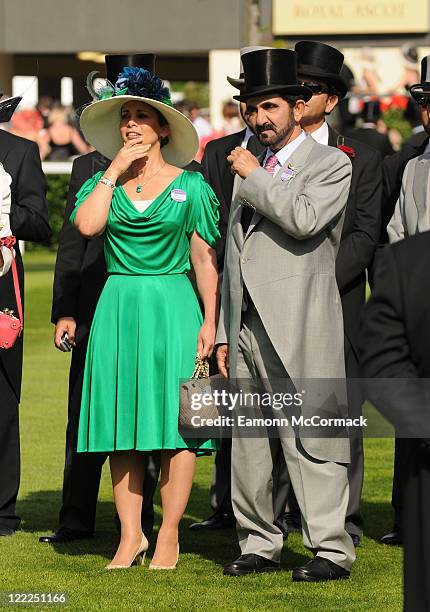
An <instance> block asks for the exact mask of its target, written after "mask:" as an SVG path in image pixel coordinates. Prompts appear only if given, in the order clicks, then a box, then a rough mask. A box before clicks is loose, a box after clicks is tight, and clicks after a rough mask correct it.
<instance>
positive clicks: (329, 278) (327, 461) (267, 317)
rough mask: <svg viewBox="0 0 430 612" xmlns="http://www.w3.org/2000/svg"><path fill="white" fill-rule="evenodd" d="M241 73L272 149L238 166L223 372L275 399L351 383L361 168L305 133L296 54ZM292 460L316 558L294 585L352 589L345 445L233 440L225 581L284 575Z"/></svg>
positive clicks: (239, 159)
mask: <svg viewBox="0 0 430 612" xmlns="http://www.w3.org/2000/svg"><path fill="white" fill-rule="evenodd" d="M242 61H243V64H244V73H245V86H244V89H243V90H242V92H241V95H240V96H237V97H236V99H238V100H239V101H245V102H246V104H247V113H249V118H250V121H251V123H252V124H253V125H252V127H253V129H254V130H255V132H256V134H257V135H258V138H259V140H260V142H261V143H262V144H263V145H265V146H267V147H268V149H267V150H266V152H265V153H263V154H262V155H261V156H260V158H259V159H257V158H255V157H254V156H253V155H252V154H251V153H250V152H249V151H247V150H244V149H241V148H240V147H238V148H236V149H235V150H234V151H232V153H231V155H230V156H229V161H230V163H231V166H232V171H233V172H234V173H235V174H236V175H237V176H236V181H235V192H234V195H233V201H232V206H231V212H230V220H229V229H228V233H227V247H226V256H225V266H224V278H223V285H222V292H221V293H222V303H221V312H220V321H219V328H218V333H217V344H218V345H220V346H219V347H218V350H217V362H218V367H219V370H220V372H221V374H223V375H224V376H226V377H227V376H229V377H230V378H232V379H238V380H240V379H248V380H249V379H252V382H257V383H261V386H265V385H268V387H269V389H270V385H271V381H273V380H275V379H277V380H279V379H282V380H284V381H290V383H292V384H293V385H297V384H298V381H300V380H302V381H303V380H308V381H309V380H310V379H343V378H344V376H345V366H344V351H343V323H342V308H341V302H340V297H339V292H338V288H337V284H336V278H335V257H336V253H337V250H338V247H339V241H340V235H341V231H342V223H343V214H344V208H345V205H346V201H347V197H348V191H349V186H350V180H351V162H350V161H349V159H348V157H347V156H346V155H344V154H343V153H342V152H341V151H339V150H337V149H335V148H331V147H325V146H323V145H320V144H318V143H317V142H315V140H313V138H312V137H307V136H306V134H305V133H304V132H303V131H302V130H301V128H300V121H301V119H302V117H303V113H304V106H305V101H306V100H308V99H309V98H310V97H311V95H312V92H311V91H310V90H308V89H307V88H305V87H302V86H299V85H298V81H297V70H296V63H297V60H296V53H295V52H294V51H289V50H284V49H267V50H259V51H254V52H252V53H248V54H246V55H245V56H243V58H242ZM260 162H261V163H262V165H263V166H264V167H263V168H262V167H260ZM331 399H332V398H331ZM332 401H333V399H332ZM334 403H335V404H336V400H335V402H334ZM336 407H337V406H331V408H332V409H334V410H336ZM303 410H304V408H303ZM281 453H283V455H284V457H285V461H286V464H287V467H288V471H289V475H290V478H291V482H292V485H293V487H294V490H295V492H296V496H297V501H298V503H299V506H300V510H301V515H302V526H303V537H304V543H305V546H306V547H308V548H309V549H311V550H312V551H313V552H314V553H316V556H315V558H314V559H312V560H311V561H309V562H308V563H307V564H306V565H304V566H302V567H297V568H295V569H294V571H293V580H298V581H307V582H319V581H322V580H337V579H340V578H348V577H349V575H350V570H351V566H352V564H353V561H354V559H355V552H354V546H353V544H352V540H351V538H350V537H349V535H348V534H347V532H346V531H345V515H346V509H347V505H348V495H349V491H348V480H347V464H348V462H349V459H350V450H349V440H348V439H347V438H345V437H337V438H336V439H328V438H323V437H319V438H317V437H313V438H311V437H309V438H304V437H303V438H301V439H300V438H298V437H291V436H290V437H278V438H276V439H275V438H271V439H269V437H263V436H262V437H259V438H255V437H254V438H253V439H250V438H247V437H246V435H240V433H239V435H236V436H235V437H234V438H233V443H232V502H233V509H234V513H235V517H236V520H237V531H238V537H239V544H240V548H241V552H242V554H241V556H240V557H239V558H238V559H237V560H236V561H234V562H232V563H229V564H228V565H226V566H225V568H224V573H225V574H227V575H234V576H242V575H245V574H249V573H252V572H266V571H273V570H276V569H277V568H278V567H279V561H280V556H281V550H282V545H283V537H282V532H281V530H280V529H279V527H277V526H276V525H275V519H276V517H275V516H274V508H273V499H272V493H273V491H272V483H273V472H274V471H276V467H277V465H278V462H279V458H280V457H281Z"/></svg>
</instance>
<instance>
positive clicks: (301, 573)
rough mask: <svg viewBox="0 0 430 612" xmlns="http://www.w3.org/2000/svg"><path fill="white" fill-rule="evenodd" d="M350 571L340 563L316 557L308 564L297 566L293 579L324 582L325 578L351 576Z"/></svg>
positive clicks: (334, 578) (336, 578)
mask: <svg viewBox="0 0 430 612" xmlns="http://www.w3.org/2000/svg"><path fill="white" fill-rule="evenodd" d="M349 574H350V573H349V572H348V571H347V570H345V569H343V567H340V565H336V563H333V561H329V559H325V558H324V557H315V559H312V560H311V561H309V562H308V563H306V565H302V566H301V567H295V568H294V570H293V580H294V581H295V582H323V581H325V580H342V579H345V578H349Z"/></svg>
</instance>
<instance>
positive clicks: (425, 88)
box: [409, 55, 430, 103]
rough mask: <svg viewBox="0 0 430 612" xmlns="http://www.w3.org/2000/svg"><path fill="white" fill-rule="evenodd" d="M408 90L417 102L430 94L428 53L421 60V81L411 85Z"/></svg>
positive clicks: (429, 57) (429, 61)
mask: <svg viewBox="0 0 430 612" xmlns="http://www.w3.org/2000/svg"><path fill="white" fill-rule="evenodd" d="M409 92H410V94H411V96H412V97H413V98H414V100H415V101H416V102H418V103H419V102H420V100H421V98H422V97H423V96H429V95H430V55H426V56H425V57H423V59H422V60H421V83H416V84H415V85H411V86H410V88H409Z"/></svg>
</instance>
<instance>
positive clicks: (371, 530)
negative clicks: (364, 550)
mask: <svg viewBox="0 0 430 612" xmlns="http://www.w3.org/2000/svg"><path fill="white" fill-rule="evenodd" d="M361 512H362V514H363V518H364V536H365V537H367V538H370V539H371V540H375V541H376V542H379V540H380V539H381V537H382V536H383V535H384V534H385V533H388V532H389V531H391V530H392V528H393V524H394V510H393V507H392V505H391V504H390V502H375V501H371V500H363V501H362V502H361Z"/></svg>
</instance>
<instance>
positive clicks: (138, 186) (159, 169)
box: [136, 162, 166, 193]
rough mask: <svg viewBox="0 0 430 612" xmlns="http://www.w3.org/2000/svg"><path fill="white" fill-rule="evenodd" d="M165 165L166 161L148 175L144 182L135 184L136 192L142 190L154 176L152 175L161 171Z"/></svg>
mask: <svg viewBox="0 0 430 612" xmlns="http://www.w3.org/2000/svg"><path fill="white" fill-rule="evenodd" d="M165 165H166V162H164V164H163V165H162V166H160V167H159V168H158V170H157V171H156V172H154V174H151V176H150V177H149V179H148V180H146V181H145V182H144V183H139V184H138V185H137V186H136V193H140V192H141V191H142V189H143V188H144V187H145V185H147V184H148V183H149V181H150V180H151V179H153V178H154V176H157V174H158V173H159V172H161V170H162V169H163V168H164V166H165Z"/></svg>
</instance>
